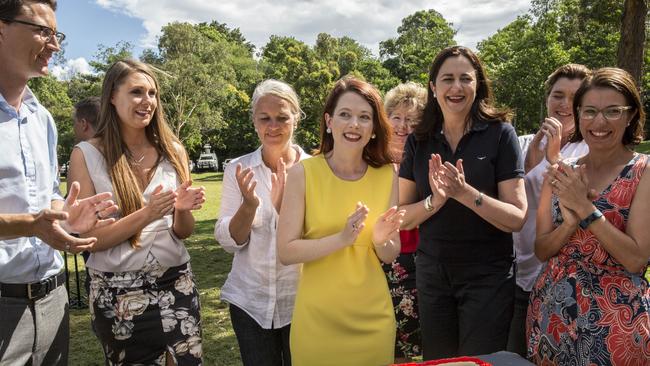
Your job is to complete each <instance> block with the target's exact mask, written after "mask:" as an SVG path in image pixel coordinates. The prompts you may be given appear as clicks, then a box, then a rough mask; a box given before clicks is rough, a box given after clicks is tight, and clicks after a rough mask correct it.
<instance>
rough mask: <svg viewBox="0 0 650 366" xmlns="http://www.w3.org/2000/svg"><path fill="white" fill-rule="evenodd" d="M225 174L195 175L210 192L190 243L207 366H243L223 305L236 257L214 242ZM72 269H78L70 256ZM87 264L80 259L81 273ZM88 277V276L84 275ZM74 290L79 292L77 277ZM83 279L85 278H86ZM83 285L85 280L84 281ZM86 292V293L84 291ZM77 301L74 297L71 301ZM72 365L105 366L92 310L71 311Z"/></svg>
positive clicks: (69, 260) (187, 243) (69, 261)
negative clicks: (222, 295) (223, 291)
mask: <svg viewBox="0 0 650 366" xmlns="http://www.w3.org/2000/svg"><path fill="white" fill-rule="evenodd" d="M221 179H222V173H202V174H193V180H194V185H197V186H198V185H203V186H205V188H206V195H207V202H206V204H205V205H204V206H203V208H202V209H201V210H199V211H197V212H195V213H194V217H195V218H196V228H195V230H194V234H193V235H192V236H191V237H190V238H189V239H187V240H185V245H186V246H187V249H188V251H189V252H190V255H191V256H192V262H191V263H192V269H193V270H194V274H195V275H196V279H197V283H198V287H199V292H200V294H201V317H202V322H203V360H204V364H205V365H210V366H211V365H220V366H221V365H240V364H241V361H240V357H239V348H238V347H237V339H236V338H235V333H234V332H233V330H232V326H231V324H230V316H229V315H228V307H227V305H226V304H225V303H222V302H221V301H219V294H220V289H221V286H222V285H223V283H224V282H225V280H226V277H227V276H228V272H230V264H231V261H232V255H230V254H228V253H226V252H225V251H224V250H223V249H221V247H220V246H219V245H217V243H216V242H215V240H214V236H213V230H214V222H215V221H216V217H217V215H218V212H219V205H220V202H221ZM68 263H69V268H70V270H71V271H72V269H73V268H74V264H73V260H72V257H70V256H68ZM82 263H83V260H81V259H80V256H79V264H80V270H81V269H82V268H83V265H82ZM83 274H84V275H85V273H83ZM70 278H71V279H72V282H71V285H70V288H71V289H72V290H73V291H76V290H75V289H76V285H75V283H74V274H73V273H71V276H70ZM82 278H83V277H82ZM82 281H83V280H82ZM81 291H82V292H84V290H83V289H82V290H81ZM74 297H75V295H74V294H71V299H73V298H74ZM70 332H71V334H70V365H73V366H77V365H80V366H92V365H97V366H100V365H103V364H104V356H103V354H102V350H101V347H100V345H99V341H98V340H97V339H96V338H95V336H94V334H93V333H92V332H91V330H90V314H89V313H88V309H87V308H85V309H78V310H71V311H70Z"/></svg>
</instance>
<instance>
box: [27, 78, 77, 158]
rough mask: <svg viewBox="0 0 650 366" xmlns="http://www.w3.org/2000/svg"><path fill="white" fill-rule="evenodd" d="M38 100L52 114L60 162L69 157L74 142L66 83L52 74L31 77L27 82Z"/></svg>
mask: <svg viewBox="0 0 650 366" xmlns="http://www.w3.org/2000/svg"><path fill="white" fill-rule="evenodd" d="M28 85H29V88H30V89H31V90H32V92H33V93H34V95H36V98H37V99H38V101H39V102H40V103H41V104H42V105H43V106H44V107H45V108H47V110H48V111H49V112H50V113H51V114H52V118H54V122H55V123H56V128H57V132H58V137H59V139H58V146H57V147H58V150H57V155H58V156H57V158H58V160H59V163H60V164H63V163H65V162H67V161H68V160H69V159H70V152H71V151H72V146H73V142H74V134H73V132H72V101H71V100H70V97H68V94H67V88H66V84H65V83H64V82H61V81H59V80H57V79H56V78H54V77H53V76H47V77H40V78H33V79H31V80H30V81H29V83H28Z"/></svg>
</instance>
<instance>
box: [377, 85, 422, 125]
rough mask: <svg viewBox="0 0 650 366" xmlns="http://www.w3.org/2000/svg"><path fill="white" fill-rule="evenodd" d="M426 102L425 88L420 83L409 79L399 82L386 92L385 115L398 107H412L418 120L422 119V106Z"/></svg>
mask: <svg viewBox="0 0 650 366" xmlns="http://www.w3.org/2000/svg"><path fill="white" fill-rule="evenodd" d="M426 104H427V90H426V88H425V87H423V86H422V85H421V84H418V83H414V82H412V81H409V82H408V83H403V84H399V85H397V86H396V87H394V88H393V89H391V90H389V91H388V93H386V97H385V98H384V108H385V109H386V115H388V116H389V117H390V115H391V114H392V113H393V112H394V111H395V110H396V109H397V108H399V107H402V106H404V107H406V108H409V109H414V110H415V111H416V112H417V115H418V122H420V120H421V119H422V113H423V112H424V106H425V105H426Z"/></svg>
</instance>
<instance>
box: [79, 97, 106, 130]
mask: <svg viewBox="0 0 650 366" xmlns="http://www.w3.org/2000/svg"><path fill="white" fill-rule="evenodd" d="M99 100H100V99H99V97H88V98H85V99H82V100H80V101H79V102H77V104H75V105H74V116H75V118H77V119H82V118H83V119H85V120H86V122H88V123H90V125H91V126H92V127H93V129H94V130H95V131H97V120H98V117H99V105H100V104H99Z"/></svg>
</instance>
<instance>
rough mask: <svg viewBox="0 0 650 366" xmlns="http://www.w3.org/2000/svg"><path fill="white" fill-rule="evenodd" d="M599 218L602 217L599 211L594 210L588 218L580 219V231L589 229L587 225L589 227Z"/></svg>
mask: <svg viewBox="0 0 650 366" xmlns="http://www.w3.org/2000/svg"><path fill="white" fill-rule="evenodd" d="M601 217H603V213H602V212H600V210H598V209H596V210H595V211H594V212H592V213H591V214H589V216H587V217H585V218H584V219H582V220H581V221H580V224H579V225H580V227H581V228H582V230H586V229H587V228H588V227H589V225H591V224H592V223H593V222H594V221H596V220H598V219H599V218H601Z"/></svg>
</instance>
